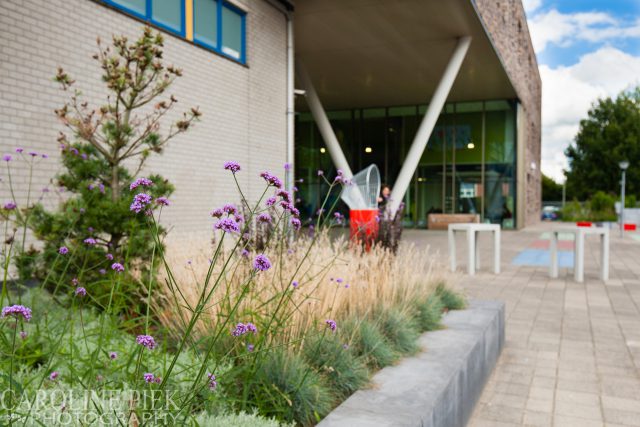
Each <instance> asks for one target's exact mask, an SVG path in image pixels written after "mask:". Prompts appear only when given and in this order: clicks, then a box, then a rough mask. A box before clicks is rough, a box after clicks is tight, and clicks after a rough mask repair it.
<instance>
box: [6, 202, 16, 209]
mask: <svg viewBox="0 0 640 427" xmlns="http://www.w3.org/2000/svg"><path fill="white" fill-rule="evenodd" d="M3 207H4V209H5V210H8V211H12V210H14V209H15V208H17V207H18V205H16V204H15V203H13V202H6V203H5V204H4V206H3Z"/></svg>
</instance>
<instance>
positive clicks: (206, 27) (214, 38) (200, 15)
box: [193, 0, 218, 47]
mask: <svg viewBox="0 0 640 427" xmlns="http://www.w3.org/2000/svg"><path fill="white" fill-rule="evenodd" d="M217 3H218V2H217V1H216V0H194V1H193V35H194V37H195V39H196V40H197V41H199V42H202V43H206V44H208V45H209V46H213V47H217V46H218V4H217Z"/></svg>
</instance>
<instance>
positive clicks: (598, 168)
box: [565, 87, 640, 200]
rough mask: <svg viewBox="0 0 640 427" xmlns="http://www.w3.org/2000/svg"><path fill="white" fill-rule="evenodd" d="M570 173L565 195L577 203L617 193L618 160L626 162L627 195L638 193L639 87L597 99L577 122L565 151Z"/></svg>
mask: <svg viewBox="0 0 640 427" xmlns="http://www.w3.org/2000/svg"><path fill="white" fill-rule="evenodd" d="M565 154H566V155H567V158H568V160H569V165H570V169H569V171H568V172H567V192H568V193H570V194H571V195H572V196H575V197H577V198H578V199H580V200H586V199H587V198H590V197H591V195H593V194H594V193H595V192H596V191H604V192H605V193H611V194H618V193H619V192H620V178H621V173H620V168H619V166H618V163H619V162H620V161H621V160H628V161H629V162H630V166H629V169H628V170H627V194H628V195H637V194H638V193H640V87H639V88H636V89H635V90H632V91H628V92H623V93H621V94H620V95H619V96H618V97H617V98H616V99H611V98H605V99H599V100H598V101H597V102H596V103H595V104H594V105H593V106H592V108H591V109H590V110H589V113H588V117H587V118H586V119H584V120H581V121H580V130H579V132H578V134H577V135H576V138H575V144H572V145H571V146H569V148H567V150H566V151H565Z"/></svg>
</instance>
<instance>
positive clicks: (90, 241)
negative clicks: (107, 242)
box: [84, 237, 98, 246]
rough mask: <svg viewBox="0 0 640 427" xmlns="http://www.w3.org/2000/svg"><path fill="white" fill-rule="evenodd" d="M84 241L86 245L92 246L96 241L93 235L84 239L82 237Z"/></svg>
mask: <svg viewBox="0 0 640 427" xmlns="http://www.w3.org/2000/svg"><path fill="white" fill-rule="evenodd" d="M84 243H85V244H86V245H89V246H93V245H95V244H97V243H98V242H97V240H96V239H94V238H93V237H87V238H86V239H84Z"/></svg>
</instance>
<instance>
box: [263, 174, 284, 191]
mask: <svg viewBox="0 0 640 427" xmlns="http://www.w3.org/2000/svg"><path fill="white" fill-rule="evenodd" d="M260 176H261V177H262V179H264V180H265V181H267V183H268V184H269V185H273V186H274V187H276V188H282V181H280V178H278V177H277V176H275V175H272V174H271V173H269V172H266V171H265V172H262V173H260Z"/></svg>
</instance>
